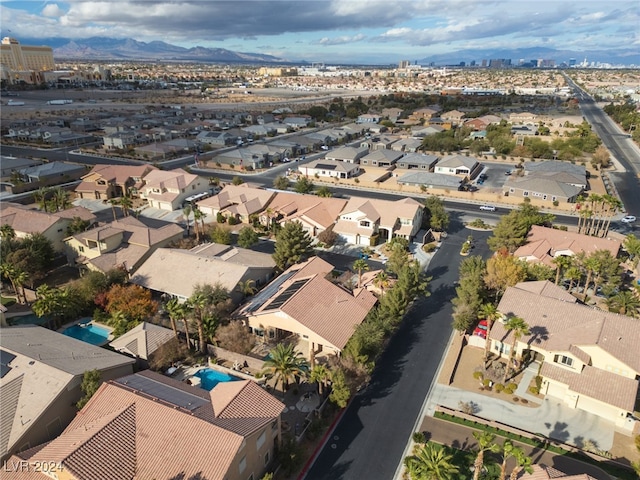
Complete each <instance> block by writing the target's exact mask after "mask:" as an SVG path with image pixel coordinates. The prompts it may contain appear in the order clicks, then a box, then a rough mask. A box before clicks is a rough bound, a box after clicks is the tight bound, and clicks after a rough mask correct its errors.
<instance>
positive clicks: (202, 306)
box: [187, 292, 210, 354]
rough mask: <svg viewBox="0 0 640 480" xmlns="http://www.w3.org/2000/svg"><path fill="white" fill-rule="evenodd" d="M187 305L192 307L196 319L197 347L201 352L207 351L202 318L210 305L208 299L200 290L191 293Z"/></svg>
mask: <svg viewBox="0 0 640 480" xmlns="http://www.w3.org/2000/svg"><path fill="white" fill-rule="evenodd" d="M187 302H188V303H189V306H190V307H191V308H192V309H193V315H194V318H195V320H196V325H197V326H198V337H199V341H200V343H199V349H200V352H201V353H203V354H206V353H207V343H206V340H207V339H206V335H205V332H204V330H205V328H204V318H205V316H206V315H207V313H208V312H207V310H208V307H209V305H210V302H209V299H208V298H207V296H206V295H205V294H204V293H202V292H195V293H194V294H193V295H191V296H190V297H189V300H187Z"/></svg>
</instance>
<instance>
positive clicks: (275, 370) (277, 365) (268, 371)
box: [262, 343, 309, 393]
mask: <svg viewBox="0 0 640 480" xmlns="http://www.w3.org/2000/svg"><path fill="white" fill-rule="evenodd" d="M308 371H309V363H308V362H307V361H306V360H305V359H304V358H303V357H302V354H301V353H300V352H297V351H295V350H294V347H293V345H290V344H284V343H279V344H277V345H276V346H275V347H274V348H273V349H272V350H271V356H270V357H269V358H268V359H267V360H266V361H265V362H264V365H263V367H262V373H263V374H264V375H265V376H266V378H267V379H274V381H275V385H274V387H275V388H277V386H278V383H281V384H282V391H283V393H284V392H286V391H287V390H288V388H289V384H290V383H291V382H293V381H298V380H300V379H303V378H306V375H307V372H308Z"/></svg>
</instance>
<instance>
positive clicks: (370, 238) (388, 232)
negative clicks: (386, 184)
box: [333, 197, 424, 246]
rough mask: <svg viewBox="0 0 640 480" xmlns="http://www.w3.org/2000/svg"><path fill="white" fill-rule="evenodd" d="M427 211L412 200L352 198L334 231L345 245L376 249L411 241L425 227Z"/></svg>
mask: <svg viewBox="0 0 640 480" xmlns="http://www.w3.org/2000/svg"><path fill="white" fill-rule="evenodd" d="M423 211H424V208H423V206H422V204H420V203H419V202H417V201H416V200H413V199H411V198H403V199H402V200H395V201H391V200H377V199H367V198H360V197H351V198H350V199H349V201H348V202H347V205H346V206H345V207H344V210H343V211H342V213H341V214H340V217H338V221H337V223H336V226H335V227H334V228H333V231H334V232H336V233H337V234H338V236H339V238H340V239H342V241H344V242H346V243H351V244H354V245H369V246H374V245H377V244H378V243H384V242H389V241H390V240H391V239H392V238H394V237H402V238H406V239H407V240H409V241H411V240H412V239H413V237H414V236H415V235H416V233H418V231H419V230H420V227H421V225H422V215H423Z"/></svg>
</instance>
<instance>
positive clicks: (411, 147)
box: [390, 137, 422, 153]
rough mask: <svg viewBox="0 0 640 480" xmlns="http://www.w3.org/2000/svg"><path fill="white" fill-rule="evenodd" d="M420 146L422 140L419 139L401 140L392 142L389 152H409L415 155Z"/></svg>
mask: <svg viewBox="0 0 640 480" xmlns="http://www.w3.org/2000/svg"><path fill="white" fill-rule="evenodd" d="M421 146H422V140H421V139H419V138H413V137H410V138H401V139H400V140H398V141H396V142H393V143H392V144H391V145H390V148H391V150H395V151H396V152H411V153H415V152H417V151H418V149H419V148H420V147H421Z"/></svg>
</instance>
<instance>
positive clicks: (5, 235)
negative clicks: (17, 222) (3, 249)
mask: <svg viewBox="0 0 640 480" xmlns="http://www.w3.org/2000/svg"><path fill="white" fill-rule="evenodd" d="M0 238H1V239H2V240H5V241H9V240H13V239H14V238H16V231H15V230H14V229H13V227H12V226H11V225H9V224H8V223H3V224H2V226H0Z"/></svg>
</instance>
